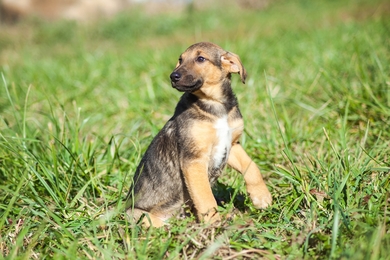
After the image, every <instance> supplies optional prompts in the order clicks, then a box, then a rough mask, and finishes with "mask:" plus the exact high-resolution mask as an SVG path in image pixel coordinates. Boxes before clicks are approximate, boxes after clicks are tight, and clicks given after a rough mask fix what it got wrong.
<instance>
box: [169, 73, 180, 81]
mask: <svg viewBox="0 0 390 260" xmlns="http://www.w3.org/2000/svg"><path fill="white" fill-rule="evenodd" d="M170 77H171V81H172V83H176V82H178V81H179V80H180V78H181V74H180V73H179V72H177V71H174V72H172V73H171V75H170Z"/></svg>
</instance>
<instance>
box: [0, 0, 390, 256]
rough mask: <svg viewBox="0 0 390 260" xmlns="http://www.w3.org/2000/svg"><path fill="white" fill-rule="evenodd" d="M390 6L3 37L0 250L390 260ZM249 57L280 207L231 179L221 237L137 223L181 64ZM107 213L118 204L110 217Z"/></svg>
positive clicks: (7, 32)
mask: <svg viewBox="0 0 390 260" xmlns="http://www.w3.org/2000/svg"><path fill="white" fill-rule="evenodd" d="M389 8H390V6H389V4H388V3H387V1H384V0H383V1H380V0H374V1H359V0H356V1H304V0H294V1H276V2H275V3H274V4H273V5H271V6H270V7H269V8H268V9H266V10H264V11H259V12H257V11H249V10H246V11H245V10H239V9H236V8H222V9H221V8H220V9H219V10H218V9H217V10H209V11H193V12H191V13H183V14H181V15H158V16H154V17H151V16H147V15H134V14H131V13H130V15H129V14H123V15H120V16H118V17H116V18H114V19H112V20H109V21H100V22H98V23H96V24H93V25H77V24H75V23H72V22H55V23H45V22H42V21H39V20H34V19H32V20H28V21H25V22H22V23H20V24H17V25H13V26H5V25H2V26H1V28H0V65H1V66H0V73H1V78H0V231H1V232H0V234H1V236H0V251H1V253H2V255H3V258H5V259H29V258H32V259H51V258H54V259H88V258H91V259H122V258H126V259H134V258H137V259H138V258H139V259H146V258H148V259H149V258H151V259H161V258H165V259H178V258H179V259H181V258H183V259H185V258H190V259H191V258H199V259H208V258H215V259H245V258H259V257H264V258H266V259H302V258H304V259H324V258H331V259H332V258H337V259H390V257H389V253H388V251H389V248H390V231H389V230H390V229H389V226H390V213H389V202H390V198H389V194H390V193H389V190H390V187H389V186H390V180H389V178H390V174H389V173H390V160H389V155H390V123H389V122H390V76H389V75H390V74H389V72H390V41H389V39H390V38H389V36H390V18H389V17H390V12H389V10H390V9H389ZM197 41H212V42H215V43H217V44H219V45H221V46H222V47H224V48H225V49H227V50H230V51H232V52H235V53H237V54H239V55H240V57H241V59H242V61H243V63H244V65H245V67H246V69H247V71H248V74H249V78H248V80H247V84H246V85H242V84H241V83H240V82H239V80H238V77H234V90H235V92H236V94H237V97H238V99H239V102H240V108H241V111H242V114H243V116H244V119H245V125H246V131H245V134H244V136H243V138H242V143H243V146H244V147H245V149H246V150H247V152H248V154H249V155H250V156H251V157H252V158H253V159H254V160H255V162H256V163H257V164H258V165H259V167H260V169H261V171H262V173H263V175H264V176H265V178H266V180H267V185H268V187H269V188H270V190H271V192H272V194H273V198H274V203H273V205H272V207H270V208H269V209H266V210H262V211H260V210H256V209H254V208H253V207H252V205H251V203H250V201H249V200H248V199H247V198H246V196H245V187H244V183H243V181H242V178H241V176H239V175H238V174H236V173H235V172H234V171H232V170H230V169H226V172H225V175H224V176H223V177H222V178H221V179H220V181H219V183H218V184H217V185H216V187H215V189H214V191H215V195H216V196H217V197H218V199H219V200H221V201H222V205H221V207H220V210H221V212H222V214H223V215H225V214H226V213H227V212H231V211H233V212H235V216H234V218H233V219H232V220H225V221H223V222H222V223H221V224H219V225H216V226H207V225H205V224H197V223H196V222H195V221H194V219H193V218H188V219H186V220H180V221H179V220H173V221H172V223H171V225H170V226H169V227H167V228H162V229H154V228H152V229H142V228H139V227H137V226H133V225H131V223H128V222H127V221H126V218H125V217H124V214H123V212H122V211H121V210H120V208H121V206H122V202H121V199H123V198H124V197H125V195H126V192H127V190H128V188H129V186H130V182H131V176H132V174H133V173H134V171H135V168H136V167H137V164H138V162H139V161H140V158H141V156H142V154H143V152H144V151H145V149H146V148H147V146H148V144H149V143H150V141H151V140H152V138H153V136H154V135H156V134H157V132H158V131H159V129H160V128H161V127H162V126H163V125H164V123H165V122H166V120H167V119H168V118H169V117H170V115H172V113H173V109H174V106H175V104H176V103H177V101H178V98H179V97H180V93H179V92H177V91H176V90H174V89H172V88H171V86H170V83H169V77H168V76H169V73H170V72H171V71H172V69H173V68H174V66H175V64H176V60H177V58H178V56H179V54H180V53H181V52H182V51H183V50H184V49H185V48H186V47H188V46H189V45H190V44H192V43H194V42H197ZM111 203H114V205H115V206H117V207H118V208H119V209H118V210H117V211H116V212H113V214H112V215H110V216H109V218H108V220H107V221H106V222H104V221H102V220H101V219H100V216H101V215H102V214H104V213H105V212H106V210H107V209H108V207H109V206H110V204H111Z"/></svg>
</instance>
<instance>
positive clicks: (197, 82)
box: [170, 42, 246, 92]
mask: <svg viewBox="0 0 390 260" xmlns="http://www.w3.org/2000/svg"><path fill="white" fill-rule="evenodd" d="M231 73H239V74H240V77H241V81H242V82H243V83H245V78H246V71H245V68H244V66H243V65H242V63H241V61H240V58H239V57H238V56H237V55H236V54H234V53H231V52H227V51H225V50H223V49H222V48H221V47H219V46H218V45H215V44H213V43H209V42H200V43H196V44H194V45H192V46H190V47H189V48H188V49H187V50H186V51H185V52H183V53H182V54H181V55H180V58H179V61H178V63H177V65H176V68H175V70H174V71H173V72H172V73H171V75H170V77H171V83H172V87H174V88H176V89H177V90H179V91H185V92H195V91H197V90H199V89H201V88H202V87H204V88H206V87H207V88H210V87H217V86H221V84H222V83H223V82H224V81H225V80H226V79H230V75H231Z"/></svg>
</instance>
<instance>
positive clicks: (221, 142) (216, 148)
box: [211, 116, 234, 168]
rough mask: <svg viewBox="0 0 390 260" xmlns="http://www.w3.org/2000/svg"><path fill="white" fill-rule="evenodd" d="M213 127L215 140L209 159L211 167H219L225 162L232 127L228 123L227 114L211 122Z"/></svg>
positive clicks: (231, 135) (231, 136)
mask: <svg viewBox="0 0 390 260" xmlns="http://www.w3.org/2000/svg"><path fill="white" fill-rule="evenodd" d="M213 128H214V129H215V142H214V144H213V149H212V154H211V157H212V158H211V159H212V161H213V167H214V168H219V167H220V166H221V165H222V164H224V163H225V162H226V160H227V157H228V155H229V152H230V148H231V145H232V139H233V131H234V129H233V128H232V126H231V125H229V120H228V116H223V117H221V118H219V119H217V120H216V121H215V122H214V124H213Z"/></svg>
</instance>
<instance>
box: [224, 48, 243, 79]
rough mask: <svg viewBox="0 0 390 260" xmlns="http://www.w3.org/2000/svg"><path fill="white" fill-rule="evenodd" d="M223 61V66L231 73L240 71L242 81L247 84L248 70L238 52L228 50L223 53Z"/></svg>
mask: <svg viewBox="0 0 390 260" xmlns="http://www.w3.org/2000/svg"><path fill="white" fill-rule="evenodd" d="M221 61H222V66H223V67H224V68H225V69H226V70H227V71H228V72H229V73H239V74H240V77H241V81H242V83H244V84H245V79H246V70H245V68H244V66H243V65H242V62H241V60H240V57H238V55H237V54H234V53H232V52H226V53H225V54H224V55H222V57H221Z"/></svg>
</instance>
